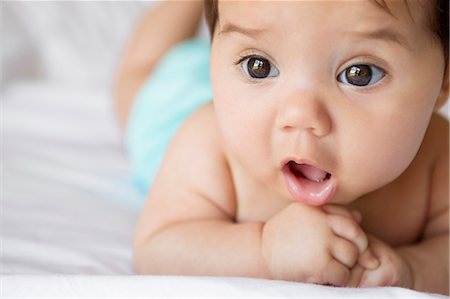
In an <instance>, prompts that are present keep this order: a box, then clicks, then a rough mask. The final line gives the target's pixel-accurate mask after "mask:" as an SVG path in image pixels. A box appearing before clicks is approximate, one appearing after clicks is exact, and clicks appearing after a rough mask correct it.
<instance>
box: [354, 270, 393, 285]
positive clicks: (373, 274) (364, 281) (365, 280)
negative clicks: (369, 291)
mask: <svg viewBox="0 0 450 299" xmlns="http://www.w3.org/2000/svg"><path fill="white" fill-rule="evenodd" d="M384 272H385V271H383V269H381V268H378V269H375V270H370V271H365V272H364V273H363V275H362V277H361V280H360V282H359V287H361V288H372V287H380V286H386V285H388V283H387V277H388V275H387V273H384Z"/></svg>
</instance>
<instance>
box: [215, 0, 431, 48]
mask: <svg viewBox="0 0 450 299" xmlns="http://www.w3.org/2000/svg"><path fill="white" fill-rule="evenodd" d="M430 1H432V0H429V1H428V2H427V3H424V2H423V1H419V0H409V1H407V0H393V1H383V0H341V1H338V0H336V1H320V0H309V1H226V0H222V1H219V15H220V17H219V22H218V27H219V30H218V31H219V33H220V32H223V31H227V30H228V29H227V28H228V27H229V25H230V24H231V27H234V28H236V27H238V28H248V29H250V30H251V29H252V28H253V29H254V30H253V31H252V32H253V33H257V32H258V30H259V31H261V32H269V33H271V34H272V35H273V36H276V37H280V36H281V37H282V36H292V35H295V34H301V36H302V37H305V34H308V33H309V34H311V38H313V39H318V38H320V37H321V36H322V37H323V36H327V35H328V36H332V37H336V36H337V34H338V35H345V34H347V33H352V34H353V33H356V34H359V33H369V34H367V35H366V36H367V37H376V38H380V37H381V38H382V39H384V40H386V41H396V42H397V43H398V44H400V45H402V46H405V47H406V48H407V47H408V40H410V42H412V43H415V42H419V43H418V44H422V45H423V44H424V42H425V41H426V42H428V37H430V36H432V34H431V32H430V31H429V30H427V29H426V27H427V26H426V25H425V23H427V22H428V21H427V16H429V13H428V10H429V7H430V5H427V4H430V3H431V2H430ZM427 9H428V10H427ZM235 25H236V26H235ZM374 32H376V33H377V34H375V35H373V34H372V35H370V34H371V33H374ZM244 33H245V32H244ZM379 33H381V34H379ZM255 36H256V35H255ZM273 36H272V37H273Z"/></svg>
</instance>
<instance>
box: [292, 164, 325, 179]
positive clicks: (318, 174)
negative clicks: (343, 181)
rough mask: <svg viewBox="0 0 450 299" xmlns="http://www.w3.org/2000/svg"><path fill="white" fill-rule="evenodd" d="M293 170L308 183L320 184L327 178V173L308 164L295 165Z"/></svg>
mask: <svg viewBox="0 0 450 299" xmlns="http://www.w3.org/2000/svg"><path fill="white" fill-rule="evenodd" d="M294 167H295V170H296V171H297V172H299V173H301V174H302V175H303V176H304V177H305V178H307V179H308V180H310V181H315V182H321V181H323V180H324V179H325V178H326V177H327V172H326V171H323V170H321V169H319V168H316V167H314V166H312V165H308V164H296V165H294Z"/></svg>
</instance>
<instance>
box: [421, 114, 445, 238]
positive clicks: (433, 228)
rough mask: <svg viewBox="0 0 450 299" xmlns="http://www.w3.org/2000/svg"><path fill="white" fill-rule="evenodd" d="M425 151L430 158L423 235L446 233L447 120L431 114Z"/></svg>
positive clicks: (425, 140)
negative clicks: (427, 203)
mask: <svg viewBox="0 0 450 299" xmlns="http://www.w3.org/2000/svg"><path fill="white" fill-rule="evenodd" d="M424 148H425V152H426V153H427V154H429V155H430V157H431V159H432V167H431V171H430V175H431V178H430V182H431V185H430V194H429V201H430V202H429V213H428V225H427V228H426V231H425V236H433V235H436V234H439V233H442V232H446V233H448V224H449V223H448V222H449V215H448V207H449V122H448V120H447V119H446V118H444V117H443V116H440V115H438V114H433V117H432V119H431V121H430V125H429V127H428V130H427V133H426V135H425V139H424Z"/></svg>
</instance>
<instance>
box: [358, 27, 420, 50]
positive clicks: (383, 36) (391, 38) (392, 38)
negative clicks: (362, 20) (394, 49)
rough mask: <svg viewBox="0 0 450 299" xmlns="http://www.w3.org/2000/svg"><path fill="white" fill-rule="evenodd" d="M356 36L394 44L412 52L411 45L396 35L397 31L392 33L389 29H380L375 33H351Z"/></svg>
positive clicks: (398, 34) (401, 36) (399, 35)
mask: <svg viewBox="0 0 450 299" xmlns="http://www.w3.org/2000/svg"><path fill="white" fill-rule="evenodd" d="M353 33H354V34H355V35H356V36H358V37H360V38H364V39H378V40H382V41H386V42H390V43H395V44H398V45H400V46H402V47H403V48H405V49H406V50H408V51H412V50H413V49H412V47H411V45H410V44H409V43H408V41H407V40H406V38H405V37H404V36H403V35H401V34H400V33H398V32H397V31H394V30H392V29H390V28H381V29H378V30H375V31H370V32H353Z"/></svg>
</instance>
